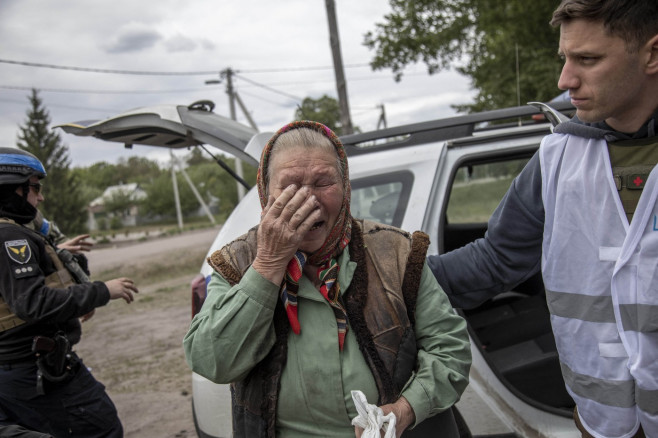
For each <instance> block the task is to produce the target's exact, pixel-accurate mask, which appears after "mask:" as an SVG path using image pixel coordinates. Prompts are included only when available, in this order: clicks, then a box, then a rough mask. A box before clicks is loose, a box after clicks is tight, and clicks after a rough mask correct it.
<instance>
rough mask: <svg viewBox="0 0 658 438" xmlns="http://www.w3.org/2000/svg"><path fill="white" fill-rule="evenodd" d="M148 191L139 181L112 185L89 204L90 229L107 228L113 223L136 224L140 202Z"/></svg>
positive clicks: (88, 220) (124, 225)
mask: <svg viewBox="0 0 658 438" xmlns="http://www.w3.org/2000/svg"><path fill="white" fill-rule="evenodd" d="M145 198H146V192H145V191H144V190H142V189H141V188H140V187H139V185H138V184H137V183H130V184H120V185H116V186H110V187H108V188H106V189H105V191H104V192H103V194H102V195H101V196H99V197H98V198H96V199H94V200H93V201H91V202H90V203H89V205H88V206H87V211H88V219H87V226H88V228H89V231H95V230H98V229H101V228H107V226H109V225H110V224H112V223H117V222H118V223H119V224H120V225H121V226H123V227H130V226H135V225H137V223H138V218H139V203H140V201H142V200H143V199H145Z"/></svg>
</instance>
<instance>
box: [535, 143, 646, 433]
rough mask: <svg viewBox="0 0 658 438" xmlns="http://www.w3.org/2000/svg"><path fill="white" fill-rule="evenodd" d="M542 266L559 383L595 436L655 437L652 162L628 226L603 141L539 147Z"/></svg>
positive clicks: (544, 144) (587, 427) (546, 144)
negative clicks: (561, 381)
mask: <svg viewBox="0 0 658 438" xmlns="http://www.w3.org/2000/svg"><path fill="white" fill-rule="evenodd" d="M540 160H541V171H542V196H543V201H544V210H545V222H544V237H543V249H542V251H543V254H542V274H543V277H544V283H545V288H546V298H547V302H548V306H549V309H550V312H551V323H552V325H553V332H554V334H555V341H556V344H557V348H558V352H559V355H560V365H561V368H562V374H563V376H564V380H565V383H566V385H567V390H568V391H569V393H570V394H571V396H572V397H573V399H574V400H575V401H576V404H577V406H578V413H579V415H580V419H581V420H582V423H583V425H584V426H585V428H586V429H587V430H588V431H590V433H592V434H593V435H595V436H615V437H630V436H632V435H633V434H634V433H635V432H636V431H637V430H638V428H639V426H640V424H641V425H642V428H643V429H644V432H645V433H646V435H647V436H658V420H657V418H658V379H657V378H656V376H658V349H656V348H655V347H656V342H657V341H658V323H657V322H656V321H657V319H656V315H658V293H657V290H656V286H655V285H656V284H658V271H657V270H656V267H655V263H656V259H657V258H658V207H657V202H656V200H657V195H658V170H656V169H654V170H653V171H652V172H651V173H650V175H649V176H648V179H647V181H646V183H645V185H644V188H643V193H642V195H641V197H640V199H639V203H638V205H637V209H636V211H635V213H634V216H633V221H632V223H631V224H630V225H629V223H628V221H627V219H626V213H625V211H624V208H623V206H622V203H621V200H620V198H619V196H618V191H617V184H616V182H615V179H614V178H613V174H612V172H611V171H610V169H611V164H610V157H609V154H608V151H607V148H606V143H605V141H604V140H598V139H585V138H582V137H575V136H569V135H564V134H553V135H550V136H547V137H546V138H545V139H544V140H543V141H542V145H541V148H540Z"/></svg>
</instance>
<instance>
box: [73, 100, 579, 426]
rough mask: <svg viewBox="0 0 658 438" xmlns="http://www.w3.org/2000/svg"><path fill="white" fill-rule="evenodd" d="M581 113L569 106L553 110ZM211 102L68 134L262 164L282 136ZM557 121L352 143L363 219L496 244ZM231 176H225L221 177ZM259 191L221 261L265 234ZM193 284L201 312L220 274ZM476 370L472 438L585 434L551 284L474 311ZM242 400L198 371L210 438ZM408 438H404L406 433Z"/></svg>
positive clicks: (198, 398)
mask: <svg viewBox="0 0 658 438" xmlns="http://www.w3.org/2000/svg"><path fill="white" fill-rule="evenodd" d="M552 105H553V106H554V107H555V108H557V109H559V110H564V111H569V110H571V109H572V108H571V106H570V104H569V103H566V102H557V103H555V104H552ZM212 108H213V105H212V103H211V102H208V101H204V102H197V103H195V104H192V105H189V106H184V105H181V106H174V105H172V106H156V107H150V108H139V109H136V110H132V111H129V112H126V113H123V114H119V115H117V116H115V117H112V118H110V119H107V120H103V121H99V122H92V123H90V122H85V123H78V124H76V123H73V124H67V125H62V126H61V128H62V129H64V130H65V131H66V132H69V133H72V134H75V135H82V136H95V137H98V138H101V139H104V140H108V141H116V142H120V143H124V144H126V145H127V146H130V145H133V144H145V145H151V146H163V147H169V148H183V147H185V148H187V147H191V146H195V145H200V144H206V145H209V146H212V147H216V148H219V149H221V150H223V151H225V152H228V153H230V154H232V155H234V156H236V157H238V158H240V159H241V160H242V161H243V162H245V163H247V164H250V165H253V166H257V164H258V160H259V158H260V152H261V150H262V148H263V146H264V144H265V142H266V141H267V140H268V139H269V137H270V136H271V133H260V134H259V133H257V132H255V131H254V130H253V129H252V128H250V127H248V126H245V125H242V124H240V123H237V122H235V121H233V120H230V119H227V118H225V117H222V116H219V115H217V114H215V113H214V112H213V111H212ZM546 117H548V118H549V119H550V118H552V117H564V116H563V115H561V114H560V113H556V112H554V113H553V114H552V115H551V114H549V113H545V114H543V113H541V112H540V111H539V110H538V109H537V108H535V107H534V106H522V107H515V108H507V109H502V110H496V111H489V112H483V113H477V114H471V115H465V116H458V117H452V118H447V119H442V120H435V121H429V122H422V123H416V124H411V125H406V126H398V127H392V128H388V129H383V130H378V131H372V132H367V133H362V134H355V135H350V136H344V137H342V138H341V140H342V141H343V143H344V145H345V149H346V152H347V155H348V160H349V166H350V177H351V183H352V204H351V211H352V214H353V215H354V216H355V217H360V218H368V219H372V220H375V221H379V222H382V223H386V224H390V225H394V226H397V227H400V228H403V229H405V230H408V231H414V230H423V231H424V232H426V233H427V234H429V236H430V239H431V245H430V248H429V253H444V252H447V251H450V250H452V249H455V248H458V247H461V246H463V245H465V244H467V243H468V242H471V241H473V240H475V239H477V238H478V237H481V236H483V235H484V232H485V231H486V229H487V220H488V218H489V216H490V215H491V213H492V212H493V210H494V208H495V207H496V206H497V205H498V202H499V200H500V199H501V197H502V196H503V194H504V193H505V191H506V190H507V188H508V187H509V185H510V183H511V180H512V179H513V178H514V176H515V175H516V174H518V172H519V171H520V170H521V169H522V168H523V166H524V165H525V163H526V162H527V161H528V159H529V158H530V157H531V156H532V155H533V154H534V153H535V151H536V150H537V149H538V147H539V143H540V141H541V139H542V137H543V136H545V135H546V134H548V133H550V130H551V123H549V122H547V121H546ZM218 171H220V170H218ZM259 217H260V204H259V201H258V195H257V193H256V189H255V188H252V189H251V190H249V192H248V193H247V194H246V196H245V197H244V199H242V201H241V202H240V203H239V205H238V206H237V207H236V208H235V209H234V211H233V212H232V214H231V215H230V217H229V218H228V220H227V221H226V223H225V224H224V225H223V227H222V228H221V231H220V232H219V234H218V235H217V237H216V239H215V241H214V243H213V244H212V247H211V248H210V251H209V254H210V253H211V252H213V251H215V250H217V249H219V248H220V247H222V246H223V245H224V244H226V243H228V242H229V241H231V240H233V239H234V238H236V237H237V236H239V235H241V234H243V233H245V232H246V231H247V230H248V229H249V228H251V227H252V226H254V225H256V224H257V222H258V218H259ZM199 263H200V264H201V271H200V273H199V275H198V276H197V277H196V278H195V279H194V280H193V281H192V306H193V312H197V311H198V310H199V309H200V307H201V305H202V303H203V300H204V299H205V296H206V284H207V282H208V279H209V276H210V273H211V268H210V267H209V266H208V265H207V263H205V260H199ZM455 311H456V312H458V313H459V314H461V315H462V316H463V317H464V318H465V319H466V320H467V321H468V329H469V334H470V338H471V345H472V347H471V348H472V353H473V365H472V368H471V374H470V384H469V386H468V388H467V390H466V392H465V393H464V395H463V396H462V399H461V400H460V402H459V403H458V404H457V405H456V407H457V409H458V411H459V413H460V414H461V415H458V418H459V417H460V420H463V424H462V428H463V429H464V436H469V434H471V435H476V436H478V437H485V436H489V437H494V436H495V437H497V438H502V437H547V438H548V437H554V438H558V437H561V438H567V437H569V438H570V437H574V438H575V437H579V436H580V434H579V432H578V431H577V429H576V428H575V425H574V422H573V419H572V414H573V408H574V402H573V400H572V399H571V397H570V396H569V394H568V393H567V392H566V390H565V386H564V382H563V380H562V375H561V372H560V366H559V363H558V356H557V351H556V348H555V342H554V339H553V334H552V331H551V326H550V321H549V313H548V309H547V306H546V300H545V297H544V289H543V284H542V281H541V277H540V276H539V275H538V276H537V277H536V278H533V279H531V280H529V281H527V282H526V283H524V284H522V285H520V286H519V287H517V288H516V289H515V290H513V291H509V292H507V293H504V294H502V295H499V296H497V297H496V298H494V299H492V300H489V301H487V302H486V303H484V304H482V305H481V306H480V307H478V308H476V309H472V310H468V311H463V310H460V309H456V310H455ZM230 411H231V408H230V392H229V389H228V386H227V385H217V384H214V383H211V382H209V381H208V380H206V379H204V378H203V377H201V376H198V375H196V374H193V412H194V417H195V418H194V420H195V424H196V427H197V434H198V436H199V437H201V438H218V437H230V436H232V428H231V412H230ZM403 436H404V435H403Z"/></svg>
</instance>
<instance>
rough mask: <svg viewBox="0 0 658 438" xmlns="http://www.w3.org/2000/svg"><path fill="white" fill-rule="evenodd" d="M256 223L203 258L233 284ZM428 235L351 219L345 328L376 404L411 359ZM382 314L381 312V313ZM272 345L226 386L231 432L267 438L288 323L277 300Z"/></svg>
mask: <svg viewBox="0 0 658 438" xmlns="http://www.w3.org/2000/svg"><path fill="white" fill-rule="evenodd" d="M257 232H258V229H257V227H255V228H252V229H251V230H250V231H249V232H248V233H247V234H245V235H243V236H241V237H239V238H238V239H236V240H234V241H233V242H231V243H230V244H228V245H226V246H225V247H223V248H222V249H220V250H219V251H216V252H215V253H213V254H212V255H211V257H209V258H208V263H209V264H210V265H211V266H212V267H213V268H214V269H215V270H216V271H217V272H218V273H219V274H221V275H222V276H223V277H224V278H225V279H226V280H227V281H228V282H229V283H230V284H232V285H234V284H237V283H238V282H239V281H240V279H241V278H242V275H243V274H244V272H245V271H246V270H247V269H248V268H249V266H250V265H251V262H252V261H253V259H254V257H255V256H256V236H257ZM428 246H429V238H428V236H427V235H426V234H425V233H422V232H420V231H417V232H415V233H414V234H413V236H412V235H410V234H409V233H407V232H405V231H402V230H400V229H398V228H394V227H391V226H387V225H381V224H378V223H375V222H370V221H363V220H360V221H357V220H354V219H353V222H352V239H351V241H350V243H349V252H350V259H351V260H352V261H353V262H356V264H357V268H356V271H355V273H354V277H353V279H352V283H351V284H350V287H349V288H348V289H347V290H346V291H345V292H344V294H343V298H344V300H345V305H346V307H347V314H348V323H349V326H350V329H352V330H354V334H355V336H356V338H357V340H358V343H359V348H360V350H361V352H362V353H363V355H364V357H365V358H366V361H367V363H368V365H369V367H370V370H371V371H372V374H373V376H374V378H375V382H376V384H377V388H378V390H379V400H378V404H386V403H392V402H394V401H395V400H396V399H397V398H398V396H399V393H400V391H401V389H402V387H403V386H404V384H405V383H406V382H407V380H408V379H409V377H410V376H411V373H412V371H413V369H414V367H415V364H416V339H415V336H414V329H413V325H414V322H415V321H414V314H415V308H416V296H417V294H418V286H419V284H420V278H421V273H422V270H423V265H424V263H425V255H426V252H427V247H428ZM382 316H385V317H382ZM274 327H275V330H276V342H275V344H274V346H273V347H272V349H271V350H270V352H269V354H268V355H267V356H266V357H265V359H264V360H263V361H261V362H260V363H259V364H257V365H256V366H255V367H254V369H253V370H252V371H251V372H250V373H249V375H248V376H247V377H246V378H245V379H244V380H242V381H240V382H235V383H233V384H232V385H231V390H232V398H233V400H232V401H233V433H234V436H235V437H248V438H251V437H272V438H274V436H275V427H276V418H275V416H276V403H277V396H278V390H279V380H280V377H281V373H282V370H283V367H284V366H285V364H286V358H287V337H288V331H289V327H290V325H289V323H288V319H287V317H286V314H285V311H284V310H283V305H282V304H281V301H280V300H279V302H278V304H277V307H276V310H275V315H274Z"/></svg>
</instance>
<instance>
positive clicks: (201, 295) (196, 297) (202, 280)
mask: <svg viewBox="0 0 658 438" xmlns="http://www.w3.org/2000/svg"><path fill="white" fill-rule="evenodd" d="M206 286H207V282H206V277H204V276H203V274H197V275H196V276H195V277H194V278H193V279H192V281H191V282H190V287H191V289H192V317H193V318H194V315H196V314H197V313H199V311H200V310H201V306H203V302H204V301H205V300H206V293H207V291H206Z"/></svg>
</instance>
